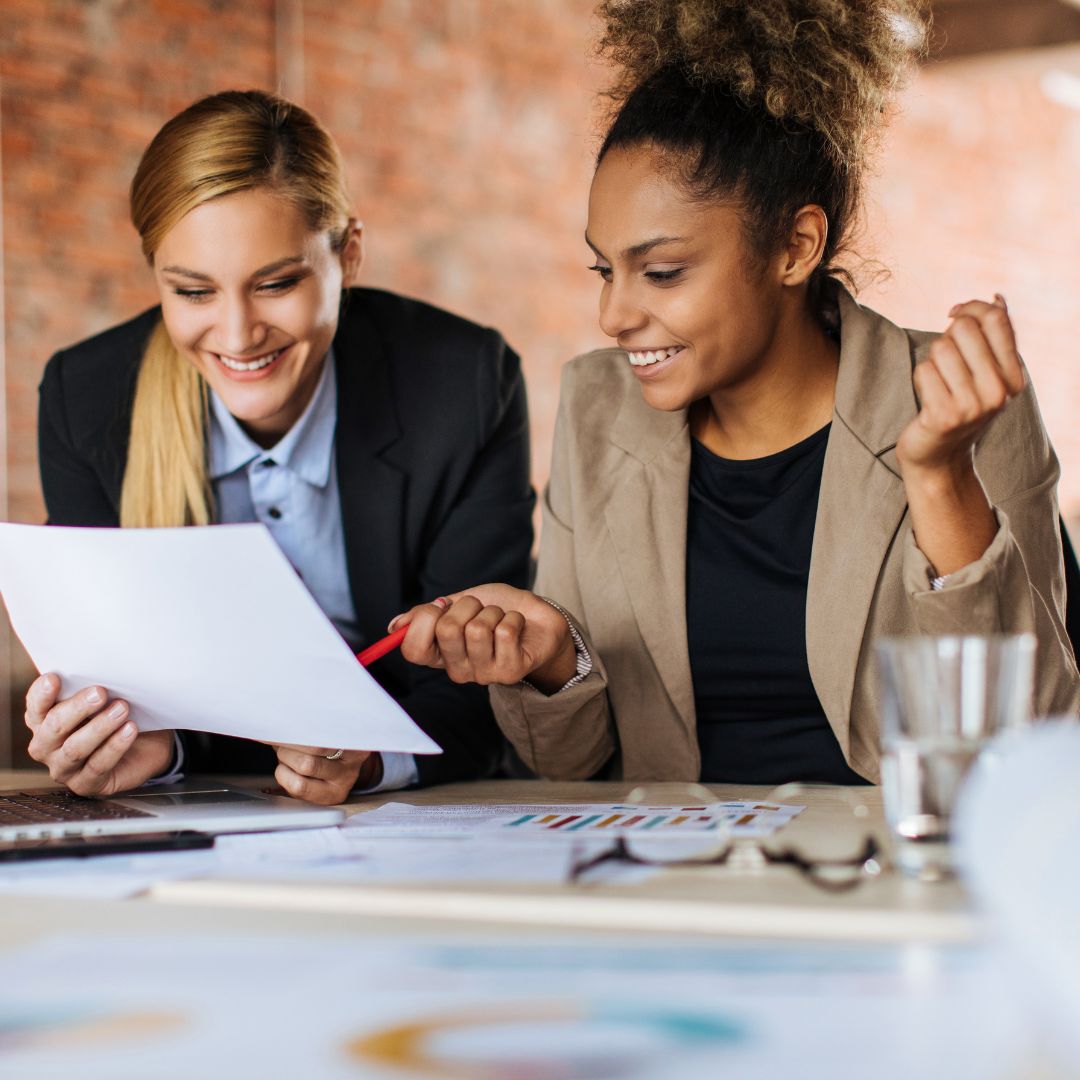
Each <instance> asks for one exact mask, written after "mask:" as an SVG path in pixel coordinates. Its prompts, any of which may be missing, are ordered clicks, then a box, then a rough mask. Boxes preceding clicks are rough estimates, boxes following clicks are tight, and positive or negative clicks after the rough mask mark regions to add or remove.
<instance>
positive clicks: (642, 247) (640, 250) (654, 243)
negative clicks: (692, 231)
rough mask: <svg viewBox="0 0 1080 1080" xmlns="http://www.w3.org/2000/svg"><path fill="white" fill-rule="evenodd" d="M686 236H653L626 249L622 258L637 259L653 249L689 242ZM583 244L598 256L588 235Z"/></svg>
mask: <svg viewBox="0 0 1080 1080" xmlns="http://www.w3.org/2000/svg"><path fill="white" fill-rule="evenodd" d="M689 239H690V237H688V236H654V237H653V238H652V239H651V240H643V241H642V242H641V243H640V244H634V245H633V246H632V247H628V248H627V249H626V250H625V251H624V252H623V257H624V258H627V259H637V258H640V257H641V256H642V255H647V254H648V253H649V252H650V251H652V249H653V248H657V247H660V246H661V245H663V244H678V243H685V242H686V241H687V240H689ZM585 243H586V244H588V245H589V247H590V248H592V250H593V251H594V252H595V253H596V254H597V255H599V254H600V249H599V248H598V247H597V246H596V245H595V244H594V243H593V242H592V241H591V240H590V239H589V234H588V233H586V234H585Z"/></svg>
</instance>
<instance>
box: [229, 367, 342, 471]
mask: <svg viewBox="0 0 1080 1080" xmlns="http://www.w3.org/2000/svg"><path fill="white" fill-rule="evenodd" d="M336 426H337V373H336V372H335V370H334V350H333V349H330V350H329V352H327V354H326V359H325V360H324V361H323V368H322V373H321V374H320V376H319V382H318V385H317V386H316V387H315V393H314V394H312V396H311V400H310V401H309V402H308V403H307V407H306V408H305V409H304V411H303V413H301V415H300V418H299V419H298V420H297V421H296V423H295V424H293V426H292V427H291V428H289V430H288V431H287V432H285V434H284V435H283V436H282V437H281V438H280V439H279V440H278V441H277V443H276V444H275V445H274V446H271V447H270V448H269V449H268V450H264V449H263V448H262V447H261V446H259V444H258V443H256V442H255V441H254V440H253V439H252V438H251V437H250V436H249V435H248V434H247V432H246V431H244V429H243V428H242V427H241V426H240V423H239V421H237V419H236V417H235V416H233V415H232V413H230V412H229V410H228V409H227V408H226V407H225V403H224V402H223V401H222V400H221V398H219V397H218V395H217V394H216V393H215V392H214V391H213V390H211V391H210V461H209V471H210V479H211V480H220V479H221V478H222V477H223V476H228V475H229V474H230V473H234V472H237V471H238V470H239V469H243V468H245V467H246V466H248V465H250V464H251V463H252V462H253V461H260V460H261V461H265V460H266V459H267V458H273V460H274V461H275V462H276V463H277V464H278V465H281V466H284V467H285V468H287V469H291V470H292V471H293V472H294V473H296V474H297V476H299V477H300V478H301V479H302V480H306V481H307V482H308V483H309V484H312V485H313V486H315V487H326V485H327V483H328V482H329V480H330V464H331V459H332V456H333V449H334V429H335V427H336Z"/></svg>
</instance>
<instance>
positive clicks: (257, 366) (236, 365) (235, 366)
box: [217, 349, 284, 371]
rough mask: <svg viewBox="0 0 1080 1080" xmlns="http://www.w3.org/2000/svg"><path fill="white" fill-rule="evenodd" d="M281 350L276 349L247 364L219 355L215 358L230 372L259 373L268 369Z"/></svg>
mask: <svg viewBox="0 0 1080 1080" xmlns="http://www.w3.org/2000/svg"><path fill="white" fill-rule="evenodd" d="M282 352H284V350H283V349H278V350H277V352H272V353H268V354H267V355H266V356H260V357H259V359H258V360H251V361H249V362H248V363H246V364H245V363H243V361H240V360H232V359H230V358H229V357H228V356H222V355H221V353H218V354H217V358H218V359H219V360H220V361H221V362H222V363H223V364H224V365H225V366H226V367H227V368H228V369H229V370H230V371H261V370H262V369H263V368H264V367H268V366H269V365H270V364H272V363H273V362H274V361H275V360H276V359H277V358H278V357H279V356H280V355H281V354H282Z"/></svg>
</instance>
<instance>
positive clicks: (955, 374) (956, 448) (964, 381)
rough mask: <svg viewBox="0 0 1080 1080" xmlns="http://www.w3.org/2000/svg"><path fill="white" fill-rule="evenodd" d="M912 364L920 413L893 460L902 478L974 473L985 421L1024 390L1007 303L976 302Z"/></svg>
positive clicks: (957, 313)
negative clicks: (975, 448)
mask: <svg viewBox="0 0 1080 1080" xmlns="http://www.w3.org/2000/svg"><path fill="white" fill-rule="evenodd" d="M949 315H950V317H951V318H952V322H951V323H950V324H949V326H948V328H947V329H946V331H945V333H944V334H942V335H941V337H939V338H938V339H937V340H936V341H935V342H934V343H933V344H932V345H931V346H930V351H929V355H928V358H927V359H926V360H924V361H923V362H922V363H920V364H917V365H916V367H915V371H914V375H913V379H914V383H915V390H916V393H917V394H918V395H919V403H920V409H919V414H918V416H916V417H915V419H914V420H912V421H911V423H910V424H908V426H907V427H906V428H905V429H904V431H903V433H902V434H901V436H900V439H899V441H898V442H897V444H896V457H897V461H898V462H899V464H900V469H901V472H902V473H903V474H904V479H905V481H906V480H907V479H908V476H909V475H910V474H915V473H918V472H921V471H923V472H925V471H935V472H953V473H959V472H960V471H970V470H971V469H972V468H973V466H972V462H971V450H972V447H973V446H974V445H975V442H976V440H977V439H978V437H979V435H980V434H982V431H983V429H984V428H985V427H986V425H987V424H988V423H989V422H990V421H991V420H992V419H993V418H994V417H995V416H996V415H997V414H998V413H999V412H1001V410H1002V409H1003V408H1004V407H1005V406H1006V404H1008V401H1009V399H1010V398H1011V397H1012V396H1013V395H1015V394H1018V393H1020V391H1021V390H1023V388H1024V371H1023V368H1022V367H1021V365H1020V356H1019V354H1018V353H1017V351H1016V338H1015V335H1014V334H1013V327H1012V322H1011V320H1010V319H1009V314H1008V310H1007V308H1006V306H1005V300H1004V298H1003V297H1002V296H1000V295H999V296H996V297H995V299H994V303H992V304H987V303H985V302H984V301H981V300H972V301H970V302H969V303H966V304H957V305H956V307H954V308H953V309H952V311H950V312H949Z"/></svg>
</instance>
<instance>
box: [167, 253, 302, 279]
mask: <svg viewBox="0 0 1080 1080" xmlns="http://www.w3.org/2000/svg"><path fill="white" fill-rule="evenodd" d="M304 261H305V260H304V256H303V255H286V256H285V258H284V259H278V260H277V261H275V262H272V263H267V264H266V266H260V267H259V269H258V270H256V271H255V273H254V274H252V275H251V276H252V277H253V278H260V277H266V276H267V275H269V274H276V273H277V272H278V271H279V270H281V269H283V268H284V267H286V266H292V265H294V264H296V263H302V262H304ZM161 272H162V273H163V274H179V275H180V276H181V277H187V278H194V279H195V280H196V281H213V280H214V279H213V278H212V277H211V276H210V275H209V274H203V273H201V272H200V271H198V270H189V269H188V268H187V267H186V266H163V267H162V268H161Z"/></svg>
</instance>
